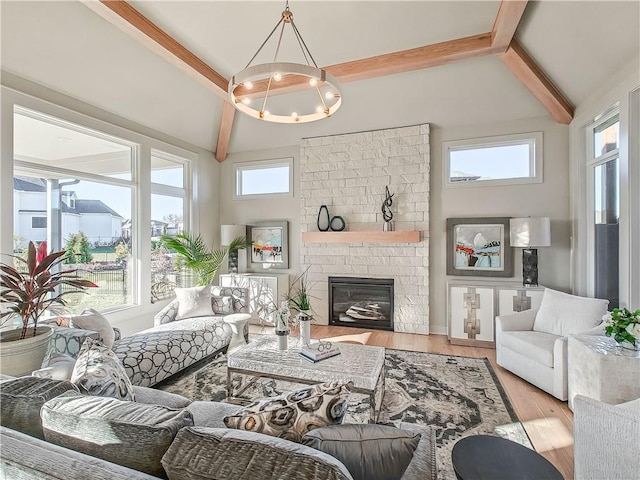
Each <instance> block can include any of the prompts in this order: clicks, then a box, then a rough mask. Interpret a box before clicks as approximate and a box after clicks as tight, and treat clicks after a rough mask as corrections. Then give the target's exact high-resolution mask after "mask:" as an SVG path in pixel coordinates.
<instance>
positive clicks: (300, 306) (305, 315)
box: [287, 268, 313, 345]
mask: <svg viewBox="0 0 640 480" xmlns="http://www.w3.org/2000/svg"><path fill="white" fill-rule="evenodd" d="M308 271H309V269H308V268H307V269H306V270H305V271H304V272H302V273H301V274H300V275H298V276H297V277H296V278H295V279H294V280H293V282H292V283H291V287H290V288H289V293H288V294H287V301H288V302H289V307H290V308H291V309H293V310H297V311H298V315H296V320H297V321H298V322H299V324H300V337H301V338H302V343H303V345H308V344H309V342H310V341H311V325H310V324H311V320H313V315H312V309H311V295H310V294H309V282H308V279H307V272H308Z"/></svg>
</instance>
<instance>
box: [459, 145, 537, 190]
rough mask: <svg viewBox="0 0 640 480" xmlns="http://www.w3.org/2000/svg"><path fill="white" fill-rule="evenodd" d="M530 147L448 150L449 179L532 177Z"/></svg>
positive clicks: (479, 179)
mask: <svg viewBox="0 0 640 480" xmlns="http://www.w3.org/2000/svg"><path fill="white" fill-rule="evenodd" d="M530 148H531V146H530V145H529V144H522V145H502V146H495V147H479V148H469V149H459V150H451V151H450V154H449V181H450V182H474V181H482V180H498V179H508V178H528V177H531V176H532V174H531V172H532V171H533V169H532V168H531V167H530V162H531V158H532V157H533V156H532V155H530V152H529V150H530Z"/></svg>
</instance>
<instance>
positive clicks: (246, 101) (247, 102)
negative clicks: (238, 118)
mask: <svg viewBox="0 0 640 480" xmlns="http://www.w3.org/2000/svg"><path fill="white" fill-rule="evenodd" d="M242 103H244V104H245V105H249V104H250V103H251V99H250V98H248V97H245V98H243V99H242Z"/></svg>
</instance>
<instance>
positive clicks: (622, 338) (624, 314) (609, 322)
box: [602, 308, 640, 350]
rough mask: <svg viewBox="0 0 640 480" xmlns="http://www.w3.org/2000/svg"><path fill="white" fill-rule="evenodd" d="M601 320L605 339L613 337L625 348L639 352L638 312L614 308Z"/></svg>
mask: <svg viewBox="0 0 640 480" xmlns="http://www.w3.org/2000/svg"><path fill="white" fill-rule="evenodd" d="M602 319H603V320H604V321H605V329H604V333H605V335H606V336H607V337H613V339H614V340H615V341H616V342H618V344H620V345H621V346H623V347H625V348H629V349H632V350H640V310H636V311H635V312H632V311H630V310H628V309H626V308H614V309H613V310H612V311H611V312H610V313H607V314H606V315H605V316H604V317H602Z"/></svg>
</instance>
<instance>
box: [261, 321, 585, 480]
mask: <svg viewBox="0 0 640 480" xmlns="http://www.w3.org/2000/svg"><path fill="white" fill-rule="evenodd" d="M251 331H252V332H255V333H259V332H260V327H258V326H252V327H251ZM364 332H371V335H370V336H369V338H368V341H367V344H368V345H378V346H381V347H386V348H396V349H400V350H413V351H417V352H429V353H445V354H447V353H449V354H452V355H462V356H466V357H480V358H481V357H486V358H488V359H489V361H490V362H491V365H492V366H493V368H494V370H495V371H496V373H497V375H498V377H499V378H500V382H501V383H502V386H503V387H504V389H505V391H506V392H507V396H508V397H509V400H510V401H511V404H512V405H513V408H514V409H515V411H516V414H517V415H518V418H519V419H520V421H521V422H522V424H523V425H524V428H525V429H526V431H527V434H528V435H529V438H530V439H531V443H533V446H534V448H535V449H536V451H537V452H539V453H540V454H541V455H543V456H544V457H546V458H547V459H548V460H549V461H550V462H551V463H553V464H554V465H555V467H556V468H557V469H558V470H559V471H560V472H561V473H562V475H563V476H564V478H565V479H568V480H570V479H573V433H572V432H573V414H572V412H571V410H569V407H568V406H567V402H561V401H559V400H557V399H556V398H554V397H552V396H551V395H549V394H547V393H545V392H543V391H542V390H540V389H538V388H536V387H534V386H533V385H531V384H529V383H527V382H525V381H524V380H522V379H520V378H519V377H517V376H515V375H513V374H512V373H510V372H508V371H507V370H505V369H503V368H501V367H499V366H498V365H497V364H496V352H495V350H494V349H490V348H478V347H463V346H459V345H450V344H449V341H448V340H447V337H446V336H444V335H415V334H410V333H393V332H384V331H378V330H363V329H357V328H348V327H330V326H325V325H313V326H312V329H311V336H312V337H313V338H327V337H334V336H339V335H353V334H359V333H364Z"/></svg>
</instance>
